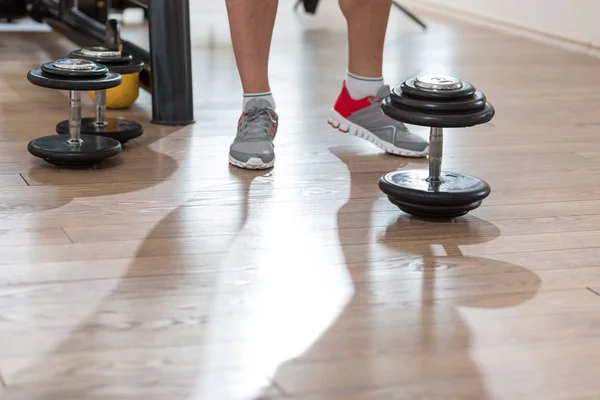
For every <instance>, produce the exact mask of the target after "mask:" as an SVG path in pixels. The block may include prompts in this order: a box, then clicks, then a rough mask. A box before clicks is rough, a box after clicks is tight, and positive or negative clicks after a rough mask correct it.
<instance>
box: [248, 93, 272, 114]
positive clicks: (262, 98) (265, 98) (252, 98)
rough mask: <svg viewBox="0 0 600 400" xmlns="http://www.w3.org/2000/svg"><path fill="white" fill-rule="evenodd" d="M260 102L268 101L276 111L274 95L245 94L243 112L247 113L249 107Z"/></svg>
mask: <svg viewBox="0 0 600 400" xmlns="http://www.w3.org/2000/svg"><path fill="white" fill-rule="evenodd" d="M258 101H260V102H261V103H262V101H266V102H267V103H268V104H269V107H271V108H272V109H273V110H275V107H276V104H275V98H274V97H273V93H271V92H263V93H244V100H243V105H242V107H243V110H244V111H247V110H248V107H249V106H251V103H255V102H258Z"/></svg>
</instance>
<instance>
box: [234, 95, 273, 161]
mask: <svg viewBox="0 0 600 400" xmlns="http://www.w3.org/2000/svg"><path fill="white" fill-rule="evenodd" d="M278 122H279V117H278V116H277V113H276V112H275V111H274V110H273V109H272V108H271V105H270V103H269V102H268V101H266V100H264V99H252V100H250V101H249V102H248V103H247V104H246V107H245V109H244V113H243V114H242V116H241V117H240V120H239V121H238V131H237V135H236V137H235V139H234V141H233V143H231V146H230V148H229V162H230V163H231V164H232V165H235V166H236V167H240V168H246V169H268V168H271V167H273V165H274V164H275V145H274V144H273V140H274V139H275V135H276V134H277V126H278Z"/></svg>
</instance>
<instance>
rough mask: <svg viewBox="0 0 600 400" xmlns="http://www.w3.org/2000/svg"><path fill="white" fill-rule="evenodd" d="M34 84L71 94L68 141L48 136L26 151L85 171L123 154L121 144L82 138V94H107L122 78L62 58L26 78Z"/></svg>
mask: <svg viewBox="0 0 600 400" xmlns="http://www.w3.org/2000/svg"><path fill="white" fill-rule="evenodd" d="M27 80H29V82H31V83H32V84H34V85H36V86H40V87H44V88H48V89H57V90H68V91H69V119H68V122H67V124H68V128H69V131H68V133H69V137H68V138H66V137H65V136H63V135H52V136H45V137H42V138H39V139H35V140H32V141H31V142H29V145H28V147H27V149H28V150H29V152H30V153H31V154H32V155H34V156H35V157H39V158H41V159H43V160H44V161H46V162H48V163H50V164H56V165H62V166H69V167H83V166H90V165H95V164H98V163H100V162H102V161H104V160H106V159H107V158H110V157H114V156H116V155H117V154H119V153H120V152H121V150H122V147H121V143H120V142H119V141H118V140H115V139H112V138H109V137H102V136H96V135H87V134H83V135H82V134H81V91H88V90H105V89H110V88H113V87H117V86H119V85H120V84H121V75H119V74H117V73H114V72H110V71H109V70H108V68H107V67H106V66H104V65H101V64H96V63H94V62H92V61H88V60H82V59H73V58H61V59H59V60H56V61H54V62H48V63H45V64H44V65H42V66H41V68H36V69H33V70H31V71H29V73H28V74H27Z"/></svg>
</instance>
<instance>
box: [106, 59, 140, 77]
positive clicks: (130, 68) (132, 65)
mask: <svg viewBox="0 0 600 400" xmlns="http://www.w3.org/2000/svg"><path fill="white" fill-rule="evenodd" d="M108 69H110V71H111V72H115V73H117V74H121V75H125V74H135V73H136V72H140V71H141V70H142V69H144V62H143V61H140V60H131V61H130V62H128V63H127V64H122V65H109V66H108Z"/></svg>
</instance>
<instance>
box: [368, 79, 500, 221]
mask: <svg viewBox="0 0 600 400" xmlns="http://www.w3.org/2000/svg"><path fill="white" fill-rule="evenodd" d="M381 109H382V111H383V113H384V114H386V115H387V116H388V117H390V118H392V119H394V120H397V121H401V122H405V123H407V124H413V125H420V126H427V127H430V128H431V131H430V138H429V141H430V143H429V171H425V170H407V171H395V172H391V173H389V174H386V175H384V176H383V177H382V178H381V179H380V180H379V188H380V189H381V191H382V192H384V193H385V194H386V195H387V196H388V198H389V200H390V201H391V202H392V203H393V204H395V205H396V206H398V207H399V208H400V209H401V210H402V211H404V212H406V213H408V214H412V215H415V216H422V217H429V218H455V217H459V216H461V215H465V214H467V213H468V212H469V211H471V210H474V209H476V208H477V207H479V206H480V205H481V203H482V201H483V200H484V199H485V198H486V197H488V196H489V194H490V192H491V189H490V186H489V185H488V183H487V182H485V181H484V180H482V179H480V178H477V177H474V176H471V175H467V174H463V173H459V172H449V171H442V153H443V128H464V127H470V126H475V125H479V124H484V123H487V122H489V121H490V120H491V119H492V118H493V117H494V115H495V110H494V107H493V106H492V105H491V104H490V103H488V102H487V99H486V97H485V95H484V94H483V93H482V92H480V91H479V90H477V89H476V88H475V87H474V86H473V85H472V84H471V83H469V82H465V81H461V80H460V79H457V78H453V77H449V76H438V75H427V76H420V77H418V78H415V79H410V80H407V81H406V82H404V83H403V84H402V85H400V86H399V87H396V88H394V89H393V90H392V93H391V94H390V96H388V97H387V98H386V99H384V101H383V102H382V104H381Z"/></svg>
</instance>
